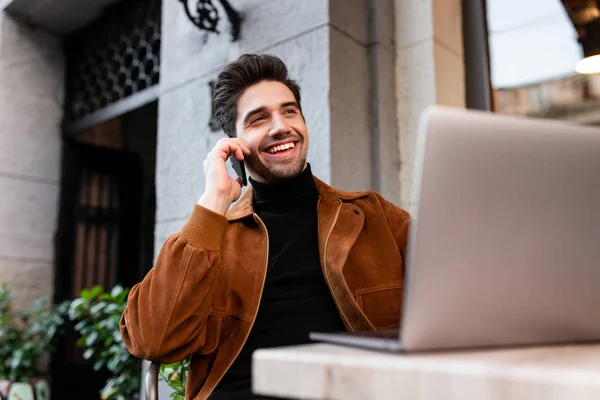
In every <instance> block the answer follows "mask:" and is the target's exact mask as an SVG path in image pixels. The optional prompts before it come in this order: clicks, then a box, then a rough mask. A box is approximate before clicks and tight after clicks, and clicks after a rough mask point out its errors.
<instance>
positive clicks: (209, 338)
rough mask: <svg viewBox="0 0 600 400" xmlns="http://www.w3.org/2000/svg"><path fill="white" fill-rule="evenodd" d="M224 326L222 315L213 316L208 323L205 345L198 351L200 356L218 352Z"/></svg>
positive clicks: (210, 316) (209, 317) (205, 331)
mask: <svg viewBox="0 0 600 400" xmlns="http://www.w3.org/2000/svg"><path fill="white" fill-rule="evenodd" d="M222 326H223V316H222V315H220V314H211V315H209V316H208V320H207V321H206V329H205V330H204V332H203V334H204V335H205V339H204V345H203V346H202V347H201V348H200V349H199V350H198V353H199V354H202V355H207V354H210V353H212V352H213V351H215V350H216V348H217V346H218V345H219V338H220V337H221V327H222Z"/></svg>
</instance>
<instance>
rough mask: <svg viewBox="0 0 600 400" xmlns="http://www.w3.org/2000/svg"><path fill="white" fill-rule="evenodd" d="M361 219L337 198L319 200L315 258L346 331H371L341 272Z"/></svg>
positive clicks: (369, 324)
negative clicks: (317, 245) (317, 256)
mask: <svg viewBox="0 0 600 400" xmlns="http://www.w3.org/2000/svg"><path fill="white" fill-rule="evenodd" d="M364 220H365V216H364V213H363V212H362V210H361V209H360V208H358V207H357V206H355V205H353V204H349V203H343V202H342V201H341V200H340V199H339V198H331V197H329V196H321V197H320V198H319V206H318V221H319V222H318V231H319V232H318V235H319V254H320V259H321V266H322V268H323V274H324V276H325V280H326V281H327V284H328V285H329V288H330V290H331V294H332V296H333V298H334V300H335V303H336V305H337V307H338V311H339V312H340V315H341V316H342V320H343V321H344V324H345V325H346V329H348V330H349V331H368V330H374V329H375V328H374V327H373V326H372V324H371V323H370V322H369V320H368V319H367V317H366V316H365V315H364V313H363V312H362V311H361V310H360V308H359V307H358V304H357V303H356V301H355V299H354V297H353V296H352V293H351V292H350V289H349V288H348V285H347V283H346V280H345V279H344V274H343V269H344V265H345V264H346V260H347V259H348V254H349V253H350V250H351V249H352V247H353V246H354V243H355V242H356V240H357V239H358V236H359V235H360V232H361V231H362V228H363V225H364Z"/></svg>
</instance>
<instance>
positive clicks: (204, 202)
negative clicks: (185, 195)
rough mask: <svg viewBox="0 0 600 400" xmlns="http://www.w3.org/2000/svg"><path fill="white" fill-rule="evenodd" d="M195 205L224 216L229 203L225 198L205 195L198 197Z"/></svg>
mask: <svg viewBox="0 0 600 400" xmlns="http://www.w3.org/2000/svg"><path fill="white" fill-rule="evenodd" d="M197 204H198V205H200V206H202V207H204V208H207V209H209V210H211V211H213V212H216V213H217V214H221V215H225V213H227V210H228V209H229V206H230V205H231V202H230V201H229V198H228V197H227V196H222V195H216V194H206V193H205V194H203V195H202V196H200V198H199V199H198V203H197Z"/></svg>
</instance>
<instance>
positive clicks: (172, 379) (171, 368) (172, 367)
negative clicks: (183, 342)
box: [159, 357, 190, 400]
mask: <svg viewBox="0 0 600 400" xmlns="http://www.w3.org/2000/svg"><path fill="white" fill-rule="evenodd" d="M189 366H190V357H188V358H186V359H184V360H182V361H178V362H175V363H173V364H162V365H161V366H160V374H159V376H160V378H161V380H163V381H165V382H166V383H167V385H168V386H169V387H170V388H171V394H170V397H171V399H173V400H184V399H185V383H186V381H187V372H188V369H189Z"/></svg>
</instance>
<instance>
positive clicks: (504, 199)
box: [311, 107, 600, 352]
mask: <svg viewBox="0 0 600 400" xmlns="http://www.w3.org/2000/svg"><path fill="white" fill-rule="evenodd" d="M417 155H418V156H417V159H416V165H415V171H416V173H415V177H414V182H415V186H414V190H413V194H414V204H415V208H414V209H413V210H411V212H412V214H413V217H414V222H413V224H412V226H411V231H410V235H409V236H410V237H409V247H408V249H407V263H406V264H407V265H406V267H407V271H406V282H405V290H404V299H403V301H404V303H403V304H404V308H403V312H402V316H399V318H400V326H401V328H400V330H399V331H398V330H396V331H385V332H358V333H341V334H337V333H334V334H327V333H318V332H317V333H313V334H311V339H313V340H315V341H323V342H330V343H338V344H344V345H351V346H360V347H365V348H373V349H380V350H388V351H404V352H412V351H422V350H450V349H472V348H490V347H504V346H522V345H550V344H559V343H578V342H593V341H600V129H599V128H594V127H583V126H576V125H569V124H566V123H563V122H556V121H549V120H532V119H524V118H517V117H508V116H501V115H498V114H491V113H484V112H479V111H467V110H461V109H448V108H441V107H433V108H430V109H428V110H426V111H425V112H424V113H423V117H422V122H421V126H420V132H419V138H418V150H417ZM382 307H385V304H382Z"/></svg>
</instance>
